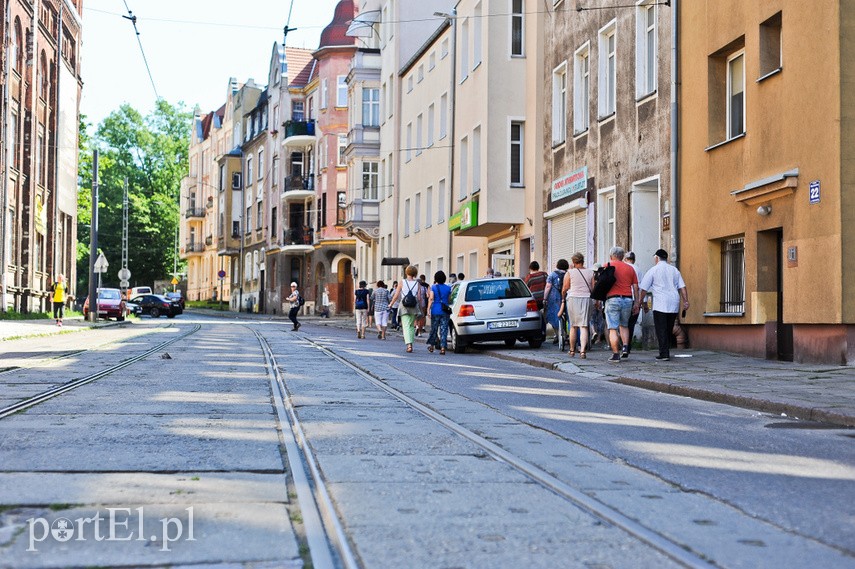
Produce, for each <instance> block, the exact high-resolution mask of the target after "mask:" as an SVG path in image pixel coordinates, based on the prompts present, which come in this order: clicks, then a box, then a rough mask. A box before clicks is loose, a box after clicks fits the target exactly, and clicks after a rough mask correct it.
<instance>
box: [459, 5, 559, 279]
mask: <svg viewBox="0 0 855 569" xmlns="http://www.w3.org/2000/svg"><path fill="white" fill-rule="evenodd" d="M540 6H541V3H539V2H534V1H532V0H529V1H528V2H526V1H523V0H515V1H511V2H508V1H499V0H460V1H459V2H458V3H457V5H456V10H455V14H453V15H454V18H452V19H451V20H452V28H453V37H452V42H451V46H450V50H451V54H452V57H453V58H454V59H455V71H456V73H455V81H454V89H453V90H452V92H451V93H450V100H451V105H452V110H451V117H452V118H451V125H450V126H449V137H450V140H451V141H452V144H453V147H454V152H453V157H452V161H453V170H452V172H453V173H452V181H451V183H450V184H449V188H450V191H451V196H450V199H451V203H452V210H453V212H454V213H453V214H452V216H451V217H450V219H449V226H448V229H449V230H451V231H454V240H453V243H452V256H453V262H452V264H451V268H452V270H453V271H455V272H463V273H465V274H466V276H467V277H476V276H481V275H483V274H484V273H485V272H486V269H487V268H488V267H493V268H494V269H495V270H496V271H498V272H500V273H501V274H503V275H506V274H510V275H525V274H527V273H528V264H529V262H530V260H532V259H541V258H542V256H543V251H544V249H543V239H542V238H541V236H542V234H543V233H542V229H541V227H542V225H541V224H542V221H541V220H542V216H541V214H542V209H541V207H542V206H541V205H540V203H541V191H540V188H541V183H542V180H543V158H542V153H541V151H540V148H541V145H540V141H541V140H542V132H543V119H542V117H543V109H542V107H543V97H542V80H541V77H542V72H543V65H544V60H543V45H544V44H543V36H544V21H545V14H544V12H543V11H542V10H541V9H540ZM463 237H466V238H469V237H477V238H480V239H477V240H472V239H466V240H463V239H461V238H463Z"/></svg>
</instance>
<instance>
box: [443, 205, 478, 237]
mask: <svg viewBox="0 0 855 569" xmlns="http://www.w3.org/2000/svg"><path fill="white" fill-rule="evenodd" d="M477 226H478V202H477V201H474V200H472V201H468V202H466V203H464V204H463V205H461V206H460V211H458V212H457V213H455V214H453V215H452V216H451V217H449V219H448V230H449V231H457V230H461V231H462V230H464V229H471V228H472V227H477Z"/></svg>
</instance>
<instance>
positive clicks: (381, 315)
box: [374, 310, 389, 326]
mask: <svg viewBox="0 0 855 569" xmlns="http://www.w3.org/2000/svg"><path fill="white" fill-rule="evenodd" d="M374 322H375V323H376V324H377V325H378V326H388V325H389V311H388V310H382V311H375V312H374Z"/></svg>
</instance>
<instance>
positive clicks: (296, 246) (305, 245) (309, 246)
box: [280, 227, 315, 253]
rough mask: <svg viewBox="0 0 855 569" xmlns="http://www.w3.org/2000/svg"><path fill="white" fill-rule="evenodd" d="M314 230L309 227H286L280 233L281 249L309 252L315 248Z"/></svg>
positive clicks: (289, 251) (283, 250)
mask: <svg viewBox="0 0 855 569" xmlns="http://www.w3.org/2000/svg"><path fill="white" fill-rule="evenodd" d="M314 239H315V230H314V229H312V228H311V227H307V228H305V229H302V228H298V227H295V228H293V229H288V228H286V229H285V230H284V231H283V233H282V247H281V249H280V250H281V251H282V252H284V253H311V252H312V251H314V250H315V246H314V245H313V243H314Z"/></svg>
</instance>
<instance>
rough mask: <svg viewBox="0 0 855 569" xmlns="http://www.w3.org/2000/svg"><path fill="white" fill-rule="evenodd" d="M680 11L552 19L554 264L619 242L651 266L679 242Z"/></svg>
mask: <svg viewBox="0 0 855 569" xmlns="http://www.w3.org/2000/svg"><path fill="white" fill-rule="evenodd" d="M671 18H672V11H671V8H670V7H668V6H665V5H662V4H661V3H659V2H654V1H653V0H649V1H648V0H644V1H641V2H637V3H636V4H635V6H634V7H629V8H627V7H624V8H613V9H608V10H582V11H577V10H576V7H575V6H574V5H573V3H572V2H568V1H564V2H562V3H561V4H559V5H558V6H556V8H555V11H554V12H553V13H551V14H550V15H549V17H548V18H547V22H548V24H547V25H548V27H549V28H550V29H549V30H548V32H547V33H546V34H544V37H545V42H546V53H547V54H548V55H547V56H546V70H547V74H546V77H545V79H546V81H545V82H544V83H545V84H544V94H545V100H546V105H545V109H544V110H545V118H546V124H545V125H544V126H545V129H544V133H543V134H544V138H543V144H542V148H543V156H544V158H545V167H544V172H543V174H544V178H543V187H544V193H543V204H544V210H545V211H544V213H543V218H544V220H545V224H544V225H545V229H546V239H547V242H548V250H547V256H548V259H549V265H550V267H552V266H554V265H555V263H556V262H557V261H558V259H561V258H563V259H568V260H569V259H570V257H571V256H572V255H573V254H574V253H576V252H581V253H582V254H584V255H585V259H586V264H587V265H588V266H590V265H593V264H594V263H606V262H607V261H608V253H609V249H610V248H611V247H613V246H615V245H617V246H621V247H623V248H624V249H626V250H627V251H630V250H633V251H635V253H636V258H637V261H636V262H637V265H638V266H639V268H641V269H642V270H646V269H647V268H649V267H651V266H652V265H653V262H652V258H653V253H654V251H656V250H657V249H660V248H664V249H666V250H669V251H671V257H672V258H674V256H675V253H676V252H675V250H674V248H673V247H672V244H671V234H670V223H669V221H670V209H671V203H672V202H673V200H672V196H671V182H670V178H671V165H670V141H671V136H670V134H671V133H670V129H671V89H670V86H671V60H670V58H671V49H670V47H671V29H672V28H671Z"/></svg>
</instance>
